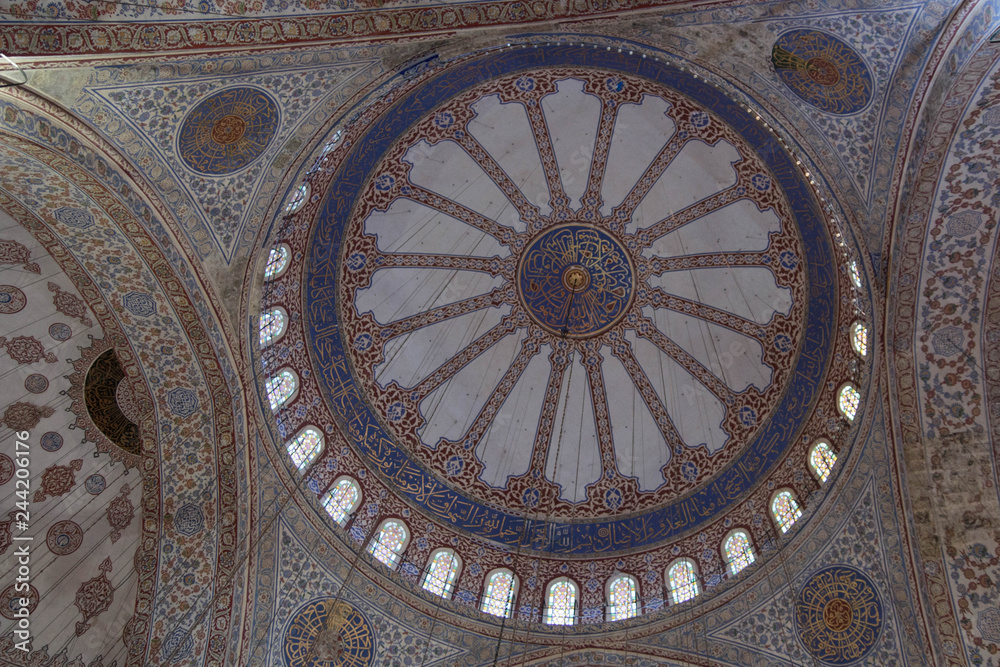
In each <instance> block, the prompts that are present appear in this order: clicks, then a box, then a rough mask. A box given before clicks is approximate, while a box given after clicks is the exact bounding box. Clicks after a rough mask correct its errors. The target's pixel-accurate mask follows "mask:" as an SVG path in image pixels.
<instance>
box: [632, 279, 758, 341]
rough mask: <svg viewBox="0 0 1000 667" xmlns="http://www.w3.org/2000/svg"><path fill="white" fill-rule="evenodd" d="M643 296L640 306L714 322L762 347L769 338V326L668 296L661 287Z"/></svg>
mask: <svg viewBox="0 0 1000 667" xmlns="http://www.w3.org/2000/svg"><path fill="white" fill-rule="evenodd" d="M643 296H644V298H642V299H641V300H640V303H639V305H640V306H643V305H649V306H653V307H654V308H666V309H667V310H672V311H674V312H677V313H684V314H685V315H690V316H691V317H697V318H698V319H699V320H704V321H706V322H712V323H713V324H718V325H719V326H723V327H726V328H727V329H732V330H733V331H735V332H736V333H739V334H743V335H744V336H749V337H750V338H754V339H756V340H758V341H760V343H761V344H762V345H763V344H764V341H765V339H766V338H767V334H766V332H765V331H764V328H765V327H766V326H767V325H763V324H757V323H756V322H752V321H751V320H748V319H746V318H745V317H740V316H739V315H733V314H732V313H729V312H726V311H724V310H720V309H719V308H714V307H712V306H709V305H706V304H704V303H701V302H699V301H691V300H689V299H684V298H682V297H679V296H674V295H673V294H668V293H667V292H665V291H663V290H662V289H661V288H659V287H651V288H649V289H648V290H646V291H645V294H644V295H643Z"/></svg>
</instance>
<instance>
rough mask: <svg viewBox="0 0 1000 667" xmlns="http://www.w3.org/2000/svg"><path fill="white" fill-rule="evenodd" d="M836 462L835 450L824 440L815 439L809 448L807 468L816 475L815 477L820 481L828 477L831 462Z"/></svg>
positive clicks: (831, 469) (831, 468) (831, 466)
mask: <svg viewBox="0 0 1000 667" xmlns="http://www.w3.org/2000/svg"><path fill="white" fill-rule="evenodd" d="M836 462H837V452H835V451H833V447H831V446H830V443H829V442H827V441H826V440H817V441H816V442H815V443H813V446H812V447H810V448H809V468H810V469H811V470H812V471H813V474H814V475H816V479H818V480H819V481H820V483H822V482H825V481H826V480H828V479H829V478H830V473H831V472H833V464H835V463H836Z"/></svg>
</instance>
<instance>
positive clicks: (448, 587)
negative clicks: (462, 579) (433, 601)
mask: <svg viewBox="0 0 1000 667" xmlns="http://www.w3.org/2000/svg"><path fill="white" fill-rule="evenodd" d="M461 567H462V560H461V559H460V558H459V557H458V554H456V553H455V552H454V550H452V549H438V550H437V551H435V552H433V553H432V554H431V557H430V558H429V559H428V560H427V569H426V570H425V571H424V582H423V584H421V585H422V586H423V588H424V590H425V591H430V592H431V593H433V594H434V595H440V596H441V597H443V598H445V599H446V600H447V599H448V598H450V597H451V593H452V591H453V590H455V580H456V579H458V571H459V570H460V569H461Z"/></svg>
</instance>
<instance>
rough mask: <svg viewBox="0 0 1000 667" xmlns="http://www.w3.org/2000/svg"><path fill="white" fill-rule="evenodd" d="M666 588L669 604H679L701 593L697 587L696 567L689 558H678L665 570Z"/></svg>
mask: <svg viewBox="0 0 1000 667" xmlns="http://www.w3.org/2000/svg"><path fill="white" fill-rule="evenodd" d="M667 588H668V589H669V590H670V602H671V603H672V604H680V603H682V602H687V601H688V600H692V599H694V598H696V597H697V596H698V594H699V593H701V589H700V588H699V586H698V565H697V564H696V563H695V562H694V561H693V560H691V559H690V558H678V559H677V560H675V561H674V562H673V563H671V565H670V567H669V568H668V569H667Z"/></svg>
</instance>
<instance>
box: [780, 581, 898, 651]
mask: <svg viewBox="0 0 1000 667" xmlns="http://www.w3.org/2000/svg"><path fill="white" fill-rule="evenodd" d="M883 620H884V613H883V611H882V602H881V600H880V599H879V596H878V592H877V591H876V590H875V585H874V584H873V583H872V580H871V579H869V578H868V577H867V576H866V575H865V574H864V573H862V572H861V571H859V570H857V569H855V568H853V567H848V566H846V565H834V566H831V567H826V568H823V569H822V570H819V571H818V572H816V573H815V574H813V575H812V576H811V577H810V578H809V580H808V581H807V582H806V584H805V585H804V586H803V587H802V590H801V591H800V592H799V595H798V597H797V598H796V600H795V625H796V627H797V628H798V634H799V639H801V640H802V644H803V645H804V646H805V647H806V650H807V651H809V653H810V655H812V656H813V657H814V658H816V659H817V660H820V661H822V662H824V663H827V664H831V665H846V664H851V663H854V662H857V661H860V660H862V659H864V658H865V656H867V655H868V654H869V653H870V652H871V651H872V649H874V648H875V644H876V642H877V641H878V638H879V635H880V634H881V632H882V623H883Z"/></svg>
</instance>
